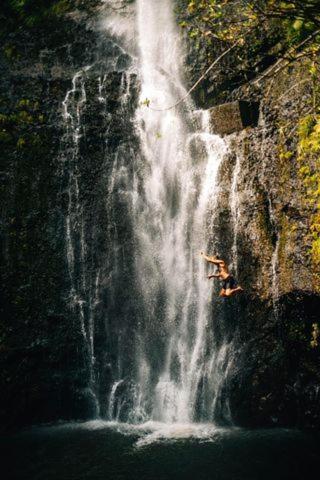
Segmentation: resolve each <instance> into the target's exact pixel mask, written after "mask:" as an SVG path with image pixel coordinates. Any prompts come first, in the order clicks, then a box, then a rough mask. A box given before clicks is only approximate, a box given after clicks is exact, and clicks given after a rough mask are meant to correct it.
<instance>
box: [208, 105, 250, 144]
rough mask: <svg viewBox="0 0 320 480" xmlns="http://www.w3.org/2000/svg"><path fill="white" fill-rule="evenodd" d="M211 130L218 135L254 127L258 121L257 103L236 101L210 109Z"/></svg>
mask: <svg viewBox="0 0 320 480" xmlns="http://www.w3.org/2000/svg"><path fill="white" fill-rule="evenodd" d="M209 111H210V119H211V122H210V123H211V129H212V132H213V133H216V134H218V135H230V134H231V133H235V132H241V130H243V129H245V128H246V127H256V126H257V124H258V119H259V104H258V102H246V101H243V100H238V101H235V102H230V103H223V104H221V105H218V106H217V107H212V108H210V110H209Z"/></svg>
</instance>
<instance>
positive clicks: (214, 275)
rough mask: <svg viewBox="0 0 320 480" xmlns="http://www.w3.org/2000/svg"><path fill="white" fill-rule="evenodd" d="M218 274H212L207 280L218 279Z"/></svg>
mask: <svg viewBox="0 0 320 480" xmlns="http://www.w3.org/2000/svg"><path fill="white" fill-rule="evenodd" d="M219 277H220V273H212V274H211V275H208V279H209V280H211V278H219Z"/></svg>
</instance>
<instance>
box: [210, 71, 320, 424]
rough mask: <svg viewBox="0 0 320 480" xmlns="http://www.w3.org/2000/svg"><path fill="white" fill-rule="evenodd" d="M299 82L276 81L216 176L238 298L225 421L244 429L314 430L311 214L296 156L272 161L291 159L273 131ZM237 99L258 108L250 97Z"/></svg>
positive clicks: (290, 109) (219, 217)
mask: <svg viewBox="0 0 320 480" xmlns="http://www.w3.org/2000/svg"><path fill="white" fill-rule="evenodd" d="M299 78H300V81H301V72H299V70H298V71H295V72H293V73H292V78H289V77H288V76H285V75H284V77H281V78H280V79H278V91H277V92H276V93H274V95H270V96H266V97H264V96H263V94H262V92H260V99H261V100H262V101H261V108H260V120H259V124H258V125H257V127H255V128H248V129H246V130H244V131H242V132H241V133H238V134H233V135H230V136H229V137H227V141H228V142H229V154H228V155H227V156H226V158H225V160H224V162H223V164H222V166H221V170H220V179H219V185H220V192H219V198H218V200H217V201H218V208H217V212H216V219H215V224H216V226H217V231H218V232H219V233H218V239H217V238H216V237H215V238H214V236H213V238H214V242H215V243H218V248H219V252H221V255H223V256H224V258H226V259H227V261H228V262H229V263H230V264H231V267H232V270H233V272H234V273H235V274H236V276H237V278H238V280H239V282H240V284H241V285H242V286H243V287H244V289H245V293H244V295H243V297H242V298H237V299H235V300H234V302H235V303H236V305H237V314H236V318H237V322H236V325H235V330H234V348H235V352H236V353H235V355H236V356H237V362H236V364H237V366H236V367H235V366H233V369H231V372H230V373H229V381H228V391H229V394H230V402H231V409H232V413H233V415H234V419H235V421H236V423H239V424H243V425H254V426H258V425H299V426H302V427H316V428H319V426H320V422H319V401H320V399H319V398H318V395H317V393H316V392H317V391H318V390H319V385H320V375H319V370H318V367H317V365H318V364H319V360H320V352H319V348H318V347H315V346H314V345H313V346H312V343H311V342H312V338H313V337H312V331H313V329H314V325H315V324H317V322H318V321H319V320H318V319H317V318H318V312H319V308H320V303H319V302H320V297H319V294H318V291H317V289H316V285H315V282H314V272H313V268H312V264H311V258H310V251H311V242H312V238H311V236H310V224H309V219H310V216H311V213H312V207H310V204H308V203H307V202H306V201H305V199H304V196H305V190H304V187H303V185H302V181H301V177H300V175H299V168H300V164H299V161H298V159H297V155H296V154H294V153H292V154H290V156H287V157H286V156H285V155H283V154H281V152H282V151H283V142H285V144H286V148H287V149H288V150H289V151H290V152H294V151H295V148H296V135H295V133H294V131H293V132H292V134H291V135H290V136H288V137H287V138H285V139H284V138H283V137H282V136H281V130H279V129H278V128H277V125H279V124H280V125H281V124H286V123H288V122H289V123H290V124H292V122H294V121H295V120H296V119H297V118H298V117H297V115H298V114H297V111H296V105H297V104H298V102H299V97H300V98H301V96H302V95H303V93H302V92H296V97H295V99H292V101H291V103H288V101H286V102H287V103H286V109H283V108H282V106H281V98H282V101H283V99H284V96H285V92H286V91H287V90H288V89H289V88H290V86H291V85H292V84H295V83H297V81H298V79H299ZM269 92H270V88H269ZM243 93H244V92H243V91H240V92H237V93H235V96H237V95H239V96H240V95H243ZM246 94H247V96H248V98H250V95H251V98H257V92H256V91H250V90H249V91H248V90H246ZM281 96H282V97H281ZM278 98H280V100H277V99H278ZM236 118H237V116H236ZM231 123H232V122H231ZM293 125H294V123H293ZM311 161H312V159H311V158H310V162H311ZM219 301H220V300H219Z"/></svg>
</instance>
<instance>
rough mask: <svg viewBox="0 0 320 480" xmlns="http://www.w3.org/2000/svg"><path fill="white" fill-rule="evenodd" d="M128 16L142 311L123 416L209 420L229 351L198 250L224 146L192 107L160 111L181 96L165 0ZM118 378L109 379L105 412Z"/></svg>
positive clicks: (178, 50) (142, 1) (174, 34)
mask: <svg viewBox="0 0 320 480" xmlns="http://www.w3.org/2000/svg"><path fill="white" fill-rule="evenodd" d="M136 19H137V37H138V67H137V68H138V70H139V76H140V81H141V91H140V106H139V108H138V109H137V111H136V129H137V135H138V138H139V142H140V146H141V154H140V155H139V156H137V157H136V162H135V166H134V170H135V172H136V173H135V181H134V182H133V194H132V198H133V213H132V215H133V226H134V227H133V228H134V236H135V252H134V255H135V277H136V282H137V285H138V291H139V294H140V302H141V305H140V317H139V321H138V324H137V328H136V337H135V343H134V361H133V366H132V371H131V372H129V373H128V372H127V375H129V376H130V378H131V387H130V392H131V394H132V397H133V400H132V407H131V408H130V412H129V415H128V418H129V420H130V421H133V422H141V421H146V420H149V419H153V420H159V421H163V422H167V423H171V422H191V421H193V420H195V419H201V418H202V419H203V418H211V419H213V418H214V416H215V408H216V406H217V397H218V396H219V394H220V393H221V391H220V390H221V389H220V387H219V386H220V385H221V383H222V377H223V374H224V370H225V366H226V354H227V350H228V348H227V346H226V345H223V346H222V347H221V348H220V349H216V348H215V342H214V339H213V338H212V328H211V324H210V322H211V308H210V305H211V295H210V294H211V289H210V284H209V282H208V280H207V278H206V265H205V264H204V261H203V259H202V258H201V257H200V250H202V249H206V247H207V245H208V241H209V231H208V228H207V224H208V223H210V217H211V216H212V214H213V211H214V208H215V207H214V206H215V191H216V179H217V172H218V168H219V164H220V162H221V160H222V158H223V155H224V154H225V152H226V146H225V143H224V141H223V140H222V139H221V138H219V137H218V136H215V135H212V134H211V133H210V129H209V115H208V113H207V112H205V111H195V110H194V108H193V105H192V102H191V101H189V102H188V103H187V104H184V105H183V106H181V107H180V108H175V109H170V108H168V107H170V106H171V105H173V104H174V103H176V102H177V100H179V98H181V97H182V96H184V95H185V93H186V90H185V87H184V85H183V75H182V71H183V68H182V67H183V58H184V52H183V49H182V45H181V43H180V38H179V33H178V31H177V27H176V25H175V19H174V15H173V5H172V2H171V1H170V0H164V1H162V2H158V1H150V0H138V1H137V10H136ZM148 105H150V106H148ZM124 380H125V379H124V378H123V379H120V378H115V382H114V384H113V387H112V389H111V394H110V399H109V412H112V411H113V410H114V402H115V391H116V390H117V388H118V385H120V383H119V382H122V381H124ZM132 392H133V393H132ZM124 394H125V395H128V390H127V391H125V393H124ZM120 396H121V395H120ZM118 401H119V404H120V403H121V399H120V398H119V399H118ZM117 415H118V418H119V411H118V413H117ZM120 416H121V415H120ZM109 417H110V415H109Z"/></svg>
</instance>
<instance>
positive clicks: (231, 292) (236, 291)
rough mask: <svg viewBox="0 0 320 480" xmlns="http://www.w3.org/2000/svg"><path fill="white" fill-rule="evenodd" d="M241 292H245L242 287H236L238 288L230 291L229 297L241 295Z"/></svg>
mask: <svg viewBox="0 0 320 480" xmlns="http://www.w3.org/2000/svg"><path fill="white" fill-rule="evenodd" d="M240 292H243V288H242V287H240V286H239V287H236V288H233V289H232V290H230V293H229V295H228V297H229V296H230V297H231V296H232V295H235V294H236V293H240Z"/></svg>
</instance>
